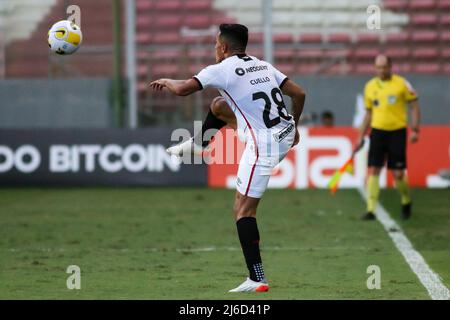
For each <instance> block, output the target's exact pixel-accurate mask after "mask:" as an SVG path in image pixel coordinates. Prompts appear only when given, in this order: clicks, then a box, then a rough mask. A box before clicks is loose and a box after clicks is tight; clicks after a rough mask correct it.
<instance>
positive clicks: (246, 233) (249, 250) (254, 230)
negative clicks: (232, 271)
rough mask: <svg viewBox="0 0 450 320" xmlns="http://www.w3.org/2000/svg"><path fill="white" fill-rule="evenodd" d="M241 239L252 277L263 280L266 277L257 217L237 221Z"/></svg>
mask: <svg viewBox="0 0 450 320" xmlns="http://www.w3.org/2000/svg"><path fill="white" fill-rule="evenodd" d="M236 226H237V230H238V235H239V240H240V242H241V246H242V252H243V253H244V257H245V262H246V263H247V268H248V271H249V272H250V279H252V280H253V281H261V280H263V279H264V270H263V267H262V262H261V255H260V252H259V231H258V226H257V224H256V218H254V217H243V218H241V219H239V220H238V221H237V222H236Z"/></svg>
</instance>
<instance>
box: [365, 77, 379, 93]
mask: <svg viewBox="0 0 450 320" xmlns="http://www.w3.org/2000/svg"><path fill="white" fill-rule="evenodd" d="M376 85H377V77H373V78H371V79H369V80H368V81H367V82H366V85H365V86H364V89H365V90H370V89H371V88H373V87H374V86H376Z"/></svg>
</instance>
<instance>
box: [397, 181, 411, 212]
mask: <svg viewBox="0 0 450 320" xmlns="http://www.w3.org/2000/svg"><path fill="white" fill-rule="evenodd" d="M395 186H396V187H397V189H398V191H399V192H400V196H401V201H402V205H406V204H408V203H411V196H410V194H409V186H408V178H407V177H406V176H403V178H402V179H395Z"/></svg>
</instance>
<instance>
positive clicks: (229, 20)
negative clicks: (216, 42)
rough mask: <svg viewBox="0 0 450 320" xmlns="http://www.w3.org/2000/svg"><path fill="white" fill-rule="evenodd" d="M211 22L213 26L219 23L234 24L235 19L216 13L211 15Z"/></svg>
mask: <svg viewBox="0 0 450 320" xmlns="http://www.w3.org/2000/svg"><path fill="white" fill-rule="evenodd" d="M211 20H212V21H214V24H215V25H220V24H221V23H236V19H235V18H233V17H230V16H226V15H224V14H218V13H216V14H213V15H212V19H211Z"/></svg>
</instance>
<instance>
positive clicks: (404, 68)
mask: <svg viewBox="0 0 450 320" xmlns="http://www.w3.org/2000/svg"><path fill="white" fill-rule="evenodd" d="M411 70H412V68H411V63H408V62H405V63H404V62H396V63H394V64H393V66H392V71H393V72H395V73H410V72H411Z"/></svg>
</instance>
